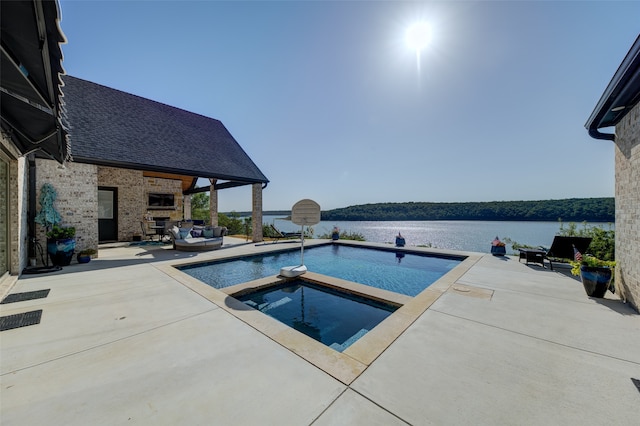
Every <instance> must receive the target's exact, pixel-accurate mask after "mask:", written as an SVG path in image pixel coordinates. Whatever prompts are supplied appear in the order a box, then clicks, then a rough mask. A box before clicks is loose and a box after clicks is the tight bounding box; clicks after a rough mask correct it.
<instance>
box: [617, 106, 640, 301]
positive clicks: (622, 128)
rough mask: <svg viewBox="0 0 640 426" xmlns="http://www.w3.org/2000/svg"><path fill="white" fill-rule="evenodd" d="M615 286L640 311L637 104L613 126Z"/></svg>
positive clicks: (639, 116) (639, 112) (639, 129)
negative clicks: (614, 130)
mask: <svg viewBox="0 0 640 426" xmlns="http://www.w3.org/2000/svg"><path fill="white" fill-rule="evenodd" d="M615 144H616V153H615V162H616V172H615V173H616V286H617V287H618V288H619V290H620V294H621V296H622V297H623V299H626V300H627V301H628V302H629V303H631V304H632V305H633V306H634V307H635V309H636V310H637V311H638V312H640V262H638V259H640V208H639V206H640V104H638V105H636V106H635V108H633V109H632V110H631V111H630V112H629V113H628V114H627V115H626V116H625V117H624V118H623V119H622V120H621V121H620V123H618V125H617V126H616V142H615Z"/></svg>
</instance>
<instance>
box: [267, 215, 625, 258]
mask: <svg viewBox="0 0 640 426" xmlns="http://www.w3.org/2000/svg"><path fill="white" fill-rule="evenodd" d="M263 222H264V223H268V224H273V225H275V226H276V228H278V229H280V230H281V231H283V232H291V231H299V230H300V226H298V225H295V224H293V223H292V222H290V221H288V220H284V219H282V216H264V217H263ZM564 225H565V228H566V227H567V225H568V223H565V224H564ZM588 225H589V226H600V227H602V228H604V229H609V227H610V226H611V228H612V229H614V228H615V227H614V225H613V224H608V223H589V224H588ZM334 226H337V227H338V228H340V231H346V232H348V233H358V234H362V235H363V236H364V238H365V239H366V240H367V241H371V242H376V243H392V242H393V241H395V236H396V235H397V234H398V232H401V233H402V236H403V237H404V238H405V239H406V241H407V246H428V247H433V248H442V249H450V250H462V251H476V252H489V250H490V249H491V240H493V239H494V238H495V237H496V236H498V237H500V239H501V240H504V239H506V238H509V239H510V240H512V241H514V242H517V243H519V244H526V245H529V246H533V247H536V246H543V247H546V248H549V247H550V246H551V243H552V242H553V237H554V236H555V235H557V233H558V231H559V230H560V223H559V222H527V221H523V222H511V221H505V222H503V221H473V220H442V221H440V220H434V221H381V222H377V221H348V222H340V221H336V222H329V221H322V222H320V223H319V224H317V225H315V226H313V227H312V228H313V230H314V235H316V236H317V235H321V234H328V233H329V232H331V230H332V229H333V227H334ZM580 228H582V224H581V223H580V224H578V229H580ZM507 253H508V254H513V253H515V251H514V250H513V248H512V247H511V245H507Z"/></svg>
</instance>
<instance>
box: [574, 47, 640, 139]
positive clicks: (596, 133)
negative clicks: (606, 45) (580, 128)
mask: <svg viewBox="0 0 640 426" xmlns="http://www.w3.org/2000/svg"><path fill="white" fill-rule="evenodd" d="M638 101H640V35H639V36H638V38H636V41H635V42H634V43H633V45H632V46H631V49H629V52H628V53H627V55H626V56H625V58H624V59H623V61H622V63H621V64H620V66H619V67H618V70H617V71H616V73H615V74H614V76H613V78H612V79H611V81H610V82H609V84H608V85H607V88H606V89H605V91H604V92H603V94H602V96H601V97H600V100H599V101H598V103H597V104H596V107H595V109H594V110H593V112H592V113H591V116H590V117H589V119H588V120H587V122H586V124H585V128H586V129H587V130H588V131H589V135H590V136H591V137H593V138H595V139H605V140H611V141H613V140H615V134H612V133H602V132H600V130H599V129H601V128H604V127H611V126H615V125H616V124H617V123H618V122H619V121H620V120H621V119H622V117H624V116H625V115H626V114H627V112H629V111H630V110H631V109H632V108H633V107H634V106H635V105H636V104H637V103H638Z"/></svg>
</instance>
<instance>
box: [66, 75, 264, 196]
mask: <svg viewBox="0 0 640 426" xmlns="http://www.w3.org/2000/svg"><path fill="white" fill-rule="evenodd" d="M63 79H64V84H65V86H64V88H63V93H64V102H65V106H66V112H67V119H68V122H69V124H70V126H71V128H70V130H69V132H70V134H71V138H72V139H71V140H72V150H73V151H72V152H73V160H74V161H76V162H80V163H90V164H98V165H107V166H113V167H123V168H129V169H136V170H148V171H157V172H166V173H175V174H182V175H188V176H197V177H203V178H217V179H222V180H230V181H234V182H239V183H246V184H251V183H267V182H269V180H268V179H267V178H266V177H265V176H264V174H262V172H261V171H260V169H258V167H257V166H256V165H255V163H254V162H253V161H252V160H251V158H249V156H248V155H247V154H246V153H245V152H244V150H243V149H242V148H241V147H240V145H239V144H238V142H237V141H236V140H235V139H234V138H233V136H231V133H229V131H228V130H227V129H226V128H225V127H224V125H223V124H222V122H220V121H219V120H216V119H213V118H209V117H205V116H203V115H199V114H195V113H192V112H189V111H185V110H182V109H179V108H175V107H172V106H169V105H165V104H162V103H160V102H155V101H152V100H149V99H145V98H142V97H140V96H136V95H132V94H130V93H126V92H122V91H119V90H115V89H112V88H109V87H106V86H102V85H99V84H96V83H92V82H90V81H86V80H82V79H79V78H76V77H71V76H68V75H67V76H64V77H63Z"/></svg>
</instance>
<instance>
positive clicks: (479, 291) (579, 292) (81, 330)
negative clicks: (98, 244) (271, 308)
mask: <svg viewBox="0 0 640 426" xmlns="http://www.w3.org/2000/svg"><path fill="white" fill-rule="evenodd" d="M279 244H280V243H279ZM287 245H289V246H291V244H287ZM277 246H278V245H272V244H267V245H259V246H256V245H255V244H252V243H245V242H244V241H243V240H238V239H233V238H228V237H225V245H224V247H223V248H222V249H221V250H217V251H213V252H206V253H185V252H176V251H175V250H171V249H170V248H169V247H166V246H165V247H112V248H105V247H102V248H101V249H100V253H99V254H100V258H99V259H95V260H93V261H92V262H90V263H88V264H73V265H70V266H68V267H65V268H64V269H63V271H60V272H57V273H53V274H42V275H24V276H23V277H22V278H21V279H20V280H18V282H17V283H16V285H15V286H14V287H13V288H12V289H11V290H10V293H18V292H27V291H34V290H40V289H51V291H50V293H49V295H48V297H46V298H44V299H36V300H31V301H24V302H16V303H10V304H3V305H1V306H0V309H1V310H0V313H1V315H2V316H6V315H11V314H15V313H21V312H26V311H30V310H35V309H42V310H43V315H42V320H41V322H40V324H37V325H33V326H28V327H22V328H16V329H12V330H7V331H3V332H2V333H1V334H0V423H1V424H2V425H37V424H53V425H63V424H64V425H86V424H104V425H113V424H154V425H158V424H166V425H175V424H192V425H196V424H202V425H204V424H219V425H263V424H274V425H311V424H313V425H375V424H379V425H406V424H412V425H431V424H434V425H443V424H451V425H460V424H473V425H479V424H485V425H497V424H506V425H512V424H518V425H549V424H565V425H571V424H580V425H602V424H615V425H637V424H638V419H640V316H639V315H638V314H637V313H636V312H635V311H634V310H632V309H631V308H630V307H629V306H627V305H625V304H623V303H622V302H621V301H620V300H618V299H617V298H616V297H615V295H612V294H611V293H607V298H606V299H591V298H589V297H587V296H586V294H585V292H584V290H583V288H582V285H581V283H580V282H579V281H578V280H576V279H574V278H572V277H570V276H567V275H566V273H563V272H562V270H556V271H550V270H548V269H542V268H541V267H540V266H537V265H529V266H527V265H525V264H524V263H520V262H518V259H517V258H516V257H509V256H507V257H494V256H491V255H489V254H486V255H483V254H480V253H477V254H475V257H474V259H477V261H476V260H474V262H473V264H472V265H470V267H469V268H468V269H466V270H465V272H464V273H462V274H460V275H459V276H458V275H455V276H453V278H451V277H450V278H449V280H450V282H447V281H446V280H445V282H447V284H446V285H445V286H442V284H441V288H442V291H439V290H438V291H439V293H438V295H437V297H435V298H434V300H433V301H432V302H430V303H431V304H430V305H429V306H428V308H427V309H426V310H425V311H424V312H422V313H420V314H419V315H417V319H415V321H413V322H412V323H411V324H410V325H408V327H407V328H406V329H405V330H404V332H402V333H401V334H400V335H399V337H397V338H396V339H395V340H394V341H393V342H392V343H391V344H390V345H389V346H388V347H387V348H386V350H384V351H382V353H381V354H380V355H379V356H377V358H375V359H373V360H372V361H371V363H370V364H368V365H367V366H366V368H364V369H363V371H361V372H358V374H356V375H355V376H354V378H353V379H349V380H343V381H341V380H339V379H337V378H336V377H334V375H331V374H328V373H327V372H325V371H324V370H323V368H321V367H318V366H317V365H314V364H313V363H311V362H309V361H308V360H307V359H306V358H305V357H304V356H302V355H303V354H298V353H297V352H296V350H291V349H290V348H288V347H287V346H286V345H283V344H281V341H280V340H279V339H278V338H277V337H276V338H274V337H273V335H270V334H269V333H266V334H265V332H263V330H261V329H260V328H256V327H255V326H253V325H252V323H251V322H247V321H243V320H242V319H241V318H242V316H240V317H239V316H238V315H234V314H232V312H233V309H234V307H233V306H226V307H225V306H222V307H221V306H220V305H219V304H217V303H214V302H213V301H215V300H218V299H220V300H228V299H225V298H226V295H225V294H224V293H223V292H220V291H218V290H214V289H210V290H208V291H209V292H210V296H207V297H205V296H203V295H202V294H200V293H199V292H198V291H196V290H194V289H193V288H192V287H190V286H188V285H185V284H184V282H181V280H180V279H176V276H175V275H174V274H172V273H171V272H167V271H170V269H169V268H168V266H170V265H173V264H176V263H183V262H191V261H202V260H209V259H214V258H219V257H222V256H236V255H240V254H247V253H255V252H260V251H263V250H270V249H273V248H274V247H277ZM565 272H566V271H565ZM1 296H2V297H4V295H1ZM212 300H213V301H212ZM259 315H262V314H259ZM390 318H391V317H390ZM381 325H382V324H381ZM275 334H276V335H277V334H278V333H275Z"/></svg>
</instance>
